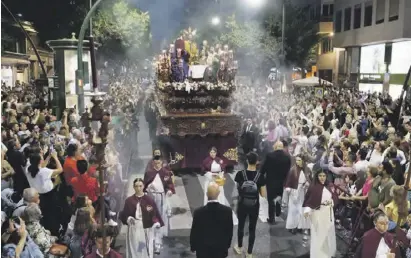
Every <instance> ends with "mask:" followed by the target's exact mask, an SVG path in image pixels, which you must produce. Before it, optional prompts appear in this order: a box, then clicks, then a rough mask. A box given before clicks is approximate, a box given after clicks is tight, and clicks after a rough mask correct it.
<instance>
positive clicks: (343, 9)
mask: <svg viewBox="0 0 411 258" xmlns="http://www.w3.org/2000/svg"><path fill="white" fill-rule="evenodd" d="M410 13H411V1H410V0H335V12H334V39H333V43H334V47H335V48H336V49H337V50H338V54H337V57H336V63H335V73H336V75H337V76H338V80H339V81H340V82H342V81H346V82H349V83H350V84H353V85H358V87H359V88H360V90H363V91H370V92H383V91H385V92H388V93H389V94H390V95H391V96H393V97H394V98H396V97H398V96H399V95H400V93H401V90H402V84H403V83H404V80H405V76H406V73H407V71H408V69H409V68H410V66H411V16H410V15H409V14H410ZM407 14H408V15H407Z"/></svg>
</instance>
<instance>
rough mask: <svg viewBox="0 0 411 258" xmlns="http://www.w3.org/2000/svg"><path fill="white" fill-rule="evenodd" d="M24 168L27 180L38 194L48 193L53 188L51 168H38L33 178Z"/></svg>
mask: <svg viewBox="0 0 411 258" xmlns="http://www.w3.org/2000/svg"><path fill="white" fill-rule="evenodd" d="M28 168H29V167H27V168H26V176H27V181H29V184H30V187H33V188H34V189H36V190H37V191H38V192H39V194H44V193H48V192H50V191H51V190H53V188H54V185H53V182H52V181H51V175H52V174H53V170H52V169H49V168H40V170H39V172H38V173H37V175H36V176H35V177H34V178H33V177H32V176H31V174H30V172H29V171H28Z"/></svg>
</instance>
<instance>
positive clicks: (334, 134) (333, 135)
mask: <svg viewBox="0 0 411 258" xmlns="http://www.w3.org/2000/svg"><path fill="white" fill-rule="evenodd" d="M332 141H334V143H336V142H340V129H337V128H334V130H333V132H332V133H331V135H330V143H331V142H332Z"/></svg>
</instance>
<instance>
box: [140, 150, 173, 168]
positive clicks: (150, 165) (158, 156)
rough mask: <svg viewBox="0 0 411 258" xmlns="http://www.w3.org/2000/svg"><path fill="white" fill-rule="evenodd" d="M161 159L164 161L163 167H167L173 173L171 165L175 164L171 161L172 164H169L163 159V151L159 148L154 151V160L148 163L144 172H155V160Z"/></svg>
mask: <svg viewBox="0 0 411 258" xmlns="http://www.w3.org/2000/svg"><path fill="white" fill-rule="evenodd" d="M159 159H161V160H162V161H163V167H165V168H166V169H168V170H170V171H171V167H170V164H173V163H174V162H173V161H171V163H170V164H168V162H167V158H165V157H163V155H162V153H161V150H160V149H159V148H155V149H154V151H153V158H152V159H151V160H150V161H149V162H148V163H147V166H146V169H145V170H144V171H147V170H153V169H154V164H155V160H159Z"/></svg>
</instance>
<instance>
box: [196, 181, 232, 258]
mask: <svg viewBox="0 0 411 258" xmlns="http://www.w3.org/2000/svg"><path fill="white" fill-rule="evenodd" d="M219 194H220V190H219V186H218V185H217V184H216V183H214V182H213V183H210V185H209V186H208V188H207V196H208V203H207V205H205V206H203V207H200V208H198V209H197V210H195V211H194V215H193V225H192V226H191V234H190V246H191V251H192V252H196V254H197V258H225V257H227V256H228V249H229V248H230V246H231V239H232V238H233V211H232V210H231V208H230V207H227V206H225V205H222V204H220V203H219V202H218V201H217V198H218V195H219Z"/></svg>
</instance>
